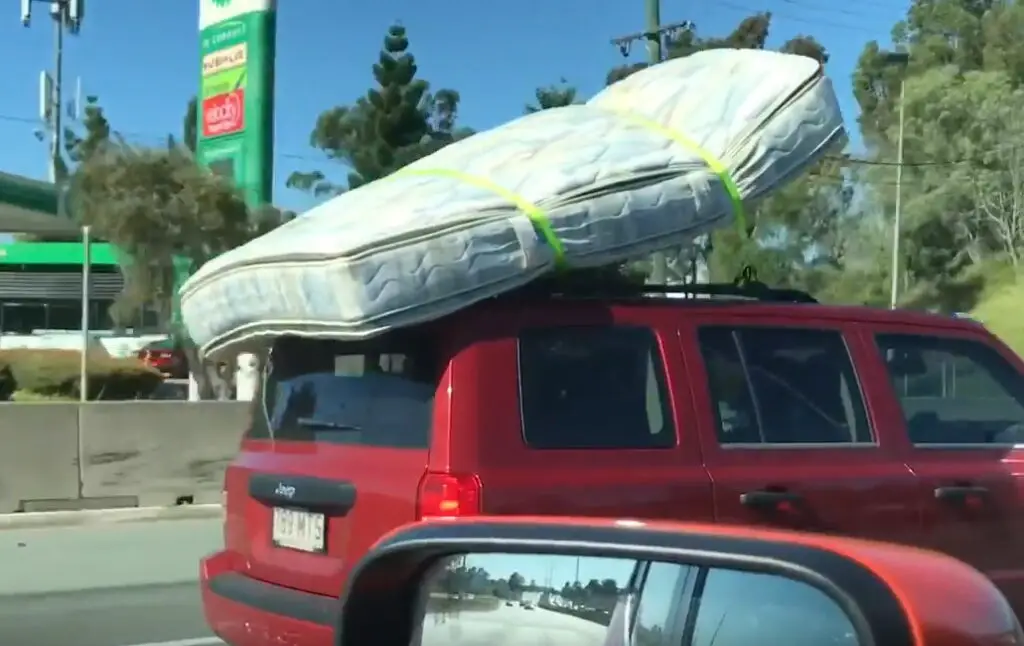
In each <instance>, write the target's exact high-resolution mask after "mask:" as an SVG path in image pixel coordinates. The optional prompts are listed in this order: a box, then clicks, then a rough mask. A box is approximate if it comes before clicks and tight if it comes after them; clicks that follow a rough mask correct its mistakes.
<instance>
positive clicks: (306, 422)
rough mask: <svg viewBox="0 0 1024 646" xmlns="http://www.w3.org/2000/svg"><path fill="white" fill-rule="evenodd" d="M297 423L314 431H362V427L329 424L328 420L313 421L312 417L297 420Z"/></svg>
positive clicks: (335, 423)
mask: <svg viewBox="0 0 1024 646" xmlns="http://www.w3.org/2000/svg"><path fill="white" fill-rule="evenodd" d="M295 423H296V424H297V425H299V426H301V427H302V428H313V429H329V430H332V431H362V430H363V429H362V427H359V426H352V425H351V424H339V423H338V422H328V421H326V420H320V419H313V418H311V417H300V418H298V419H297V420H295Z"/></svg>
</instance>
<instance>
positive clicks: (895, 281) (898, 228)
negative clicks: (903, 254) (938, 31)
mask: <svg viewBox="0 0 1024 646" xmlns="http://www.w3.org/2000/svg"><path fill="white" fill-rule="evenodd" d="M882 61H883V62H884V63H885V64H886V65H891V66H893V67H899V68H900V99H899V100H900V104H899V106H898V108H897V110H898V111H899V117H898V118H899V132H898V134H897V135H896V205H895V209H894V210H895V213H894V214H893V218H892V263H891V265H892V266H891V267H890V268H889V271H890V273H891V274H892V283H891V285H890V290H889V307H890V309H896V302H897V301H898V300H899V292H900V238H901V237H902V233H903V230H902V219H903V212H902V206H903V124H904V119H903V116H904V108H905V103H906V100H905V99H906V90H907V73H906V71H907V65H909V64H910V54H908V53H907V52H886V53H885V54H883V56H882Z"/></svg>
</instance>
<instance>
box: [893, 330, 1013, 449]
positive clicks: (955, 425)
mask: <svg viewBox="0 0 1024 646" xmlns="http://www.w3.org/2000/svg"><path fill="white" fill-rule="evenodd" d="M875 339H876V343H877V345H878V349H879V351H880V352H881V355H882V359H883V360H884V361H885V365H886V369H887V370H888V372H889V378H890V381H891V383H892V386H893V389H894V390H895V392H896V397H897V399H898V400H899V402H900V408H901V409H902V412H903V418H904V420H905V422H906V425H907V433H908V434H909V435H910V439H911V441H912V442H913V443H914V444H915V445H925V446H927V445H932V446H935V445H942V446H948V445H960V446H964V445H967V446H969V445H980V446H984V445H989V444H1020V443H1024V378H1022V376H1021V374H1020V373H1018V372H1017V370H1016V368H1014V366H1013V365H1012V364H1011V363H1010V362H1009V361H1007V360H1006V359H1005V358H1004V357H1003V356H1002V355H1001V354H1000V353H999V352H998V351H997V350H996V349H995V348H993V347H992V346H990V345H987V344H985V343H983V342H980V341H975V340H972V339H957V338H951V337H935V336H927V335H910V334H879V335H877V336H876V337H875Z"/></svg>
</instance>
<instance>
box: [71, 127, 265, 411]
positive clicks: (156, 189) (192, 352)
mask: <svg viewBox="0 0 1024 646" xmlns="http://www.w3.org/2000/svg"><path fill="white" fill-rule="evenodd" d="M71 181H72V195H73V206H74V212H75V213H76V215H77V216H78V217H79V218H80V220H81V222H82V223H83V224H87V225H90V226H92V227H93V229H94V230H95V231H96V233H97V234H98V235H99V236H101V237H102V238H104V239H106V240H109V241H110V242H112V243H113V244H115V245H116V246H117V248H118V250H119V251H120V253H122V254H123V258H124V260H123V264H122V271H123V273H124V276H125V293H124V294H123V295H122V297H121V299H119V303H118V307H117V308H116V310H115V311H116V312H120V313H121V314H122V315H125V314H127V313H135V312H137V311H138V309H139V308H141V307H143V306H145V307H149V308H151V309H152V310H153V311H154V312H155V313H156V314H157V316H158V318H159V320H160V321H161V322H162V324H164V325H165V326H167V327H168V328H170V332H171V333H172V335H173V336H175V337H177V339H178V341H179V342H181V343H182V345H183V346H184V347H185V349H186V354H187V356H188V357H189V363H190V368H191V370H192V373H193V374H194V375H196V378H197V381H198V382H199V385H200V394H201V396H203V397H204V398H208V397H211V396H212V384H211V379H212V375H211V374H210V372H209V371H207V370H203V369H201V367H200V366H201V363H200V362H199V358H198V355H197V353H196V349H195V347H194V346H193V345H192V344H191V342H190V341H189V340H188V338H187V335H186V334H185V333H184V330H181V329H179V328H178V327H176V326H174V325H172V311H173V304H174V301H175V296H176V289H177V287H178V283H179V279H180V278H181V274H182V271H183V270H187V269H188V268H195V267H199V266H200V265H202V264H203V263H205V262H207V261H208V260H210V259H211V258H213V257H215V256H217V255H219V254H221V253H224V252H225V251H228V250H230V249H232V248H234V247H236V246H238V245H240V244H243V243H245V242H246V241H248V240H250V239H251V238H252V237H253V236H255V235H257V234H258V233H260V232H262V231H265V230H266V229H267V228H268V227H269V226H270V225H271V224H272V222H271V220H272V217H273V216H272V215H271V213H272V212H276V210H270V211H267V210H261V211H260V212H259V216H258V217H256V218H254V217H252V216H251V213H250V210H249V208H248V207H247V206H246V204H245V202H244V200H243V198H242V196H241V194H240V192H239V191H238V190H236V188H235V187H233V186H231V185H229V184H227V183H226V182H225V181H224V180H223V179H221V178H218V177H216V176H215V175H213V174H212V173H210V172H208V171H207V170H205V169H203V168H200V167H199V166H197V165H196V163H195V161H194V159H193V157H192V154H191V153H190V152H189V151H187V150H185V149H183V148H181V147H172V148H138V147H134V146H130V145H128V144H125V143H123V142H119V143H114V142H110V143H108V144H107V145H106V146H105V147H104V148H103V149H102V150H101V151H99V152H96V153H93V154H92V155H90V156H88V157H87V158H86V159H85V160H84V161H83V162H82V163H81V164H80V165H79V166H78V167H77V169H76V171H75V174H74V176H73V177H72V180H71ZM277 217H278V222H280V214H278V216H277ZM182 261H184V262H185V263H186V265H187V267H183V266H182V264H181V263H182Z"/></svg>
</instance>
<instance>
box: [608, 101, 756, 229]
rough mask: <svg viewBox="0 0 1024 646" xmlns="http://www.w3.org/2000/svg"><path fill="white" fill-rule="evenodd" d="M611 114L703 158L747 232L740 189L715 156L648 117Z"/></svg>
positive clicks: (619, 113) (737, 219) (631, 114)
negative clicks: (720, 183) (723, 189)
mask: <svg viewBox="0 0 1024 646" xmlns="http://www.w3.org/2000/svg"><path fill="white" fill-rule="evenodd" d="M612 114H615V115H617V116H619V117H621V118H623V119H624V120H626V121H629V122H631V123H633V124H635V125H638V126H641V127H643V128H647V129H648V130H651V131H653V132H656V133H658V134H659V135H661V136H662V137H665V138H666V139H671V140H672V141H674V142H676V143H677V144H679V145H680V146H682V147H683V148H686V149H688V150H689V151H690V152H692V153H694V154H695V155H698V156H699V157H700V158H701V159H703V160H704V163H705V164H707V165H708V168H710V169H711V172H712V173H714V174H715V175H718V179H720V180H721V182H722V186H723V187H724V188H725V192H726V193H727V194H728V196H729V201H730V202H732V210H733V213H734V214H735V215H736V226H737V227H738V228H739V230H740V232H741V233H743V234H744V235H745V234H746V233H747V215H746V212H744V210H743V198H742V197H741V196H740V189H739V187H738V186H736V182H734V181H733V179H732V176H731V175H730V174H729V170H728V169H727V168H726V167H725V164H723V163H722V162H720V161H719V160H718V158H717V157H715V156H714V155H712V154H711V153H709V152H708V151H706V150H704V148H702V147H701V146H700V144H698V143H697V142H696V141H694V140H692V139H690V138H689V137H687V136H686V135H684V134H683V133H681V132H678V131H676V130H672V129H671V128H666V127H665V126H663V125H661V124H660V123H658V122H656V121H651V120H650V119H647V118H645V117H641V116H640V115H637V114H633V113H631V112H618V111H613V112H612Z"/></svg>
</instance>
